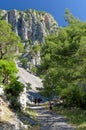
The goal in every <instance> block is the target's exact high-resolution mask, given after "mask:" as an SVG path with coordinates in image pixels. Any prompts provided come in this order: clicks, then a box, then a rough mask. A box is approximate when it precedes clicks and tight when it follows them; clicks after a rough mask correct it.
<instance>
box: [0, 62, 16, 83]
mask: <svg viewBox="0 0 86 130" xmlns="http://www.w3.org/2000/svg"><path fill="white" fill-rule="evenodd" d="M17 72H18V70H17V68H16V65H15V62H13V61H7V60H0V82H1V83H3V84H8V83H9V82H10V81H11V80H12V79H13V78H14V77H16V73H17Z"/></svg>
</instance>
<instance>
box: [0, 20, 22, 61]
mask: <svg viewBox="0 0 86 130" xmlns="http://www.w3.org/2000/svg"><path fill="white" fill-rule="evenodd" d="M18 47H21V48H23V47H22V44H21V40H20V38H19V37H18V36H17V35H16V34H15V33H14V32H12V29H11V25H9V24H7V23H6V21H3V20H0V59H7V58H8V59H9V58H11V57H12V58H13V54H15V52H16V51H17V49H18Z"/></svg>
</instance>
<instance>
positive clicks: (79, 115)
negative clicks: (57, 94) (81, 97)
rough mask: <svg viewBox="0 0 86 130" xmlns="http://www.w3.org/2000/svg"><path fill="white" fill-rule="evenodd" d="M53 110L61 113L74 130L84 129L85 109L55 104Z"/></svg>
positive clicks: (85, 127)
mask: <svg viewBox="0 0 86 130" xmlns="http://www.w3.org/2000/svg"><path fill="white" fill-rule="evenodd" d="M53 112H55V113H57V114H61V115H63V116H64V117H65V118H66V119H67V120H68V121H69V122H70V123H71V124H72V125H73V126H75V128H76V130H86V110H83V109H80V108H69V107H68V108H67V107H66V108H65V107H63V106H57V107H54V108H53Z"/></svg>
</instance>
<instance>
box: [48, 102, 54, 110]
mask: <svg viewBox="0 0 86 130" xmlns="http://www.w3.org/2000/svg"><path fill="white" fill-rule="evenodd" d="M53 105H54V104H53V102H51V101H50V102H49V108H50V110H52V107H53Z"/></svg>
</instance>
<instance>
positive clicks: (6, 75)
mask: <svg viewBox="0 0 86 130" xmlns="http://www.w3.org/2000/svg"><path fill="white" fill-rule="evenodd" d="M19 48H21V49H22V48H23V47H22V44H21V40H20V38H19V37H18V36H17V35H16V34H15V33H14V32H12V29H11V25H9V24H7V23H6V22H5V21H3V20H0V84H2V85H3V86H4V90H5V94H6V96H7V97H10V98H8V99H9V100H10V105H11V106H12V107H14V106H13V102H12V100H13V99H14V100H15V102H16V103H15V107H16V105H18V99H17V98H18V96H19V93H20V92H21V91H22V90H23V85H22V84H21V83H20V82H19V81H17V77H16V74H17V72H18V70H17V68H16V64H15V62H14V57H15V56H16V55H15V54H16V52H17V51H20V49H19Z"/></svg>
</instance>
